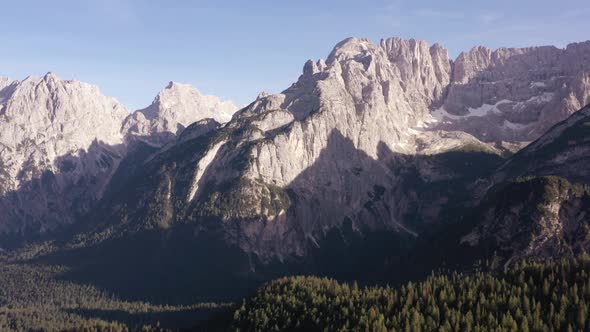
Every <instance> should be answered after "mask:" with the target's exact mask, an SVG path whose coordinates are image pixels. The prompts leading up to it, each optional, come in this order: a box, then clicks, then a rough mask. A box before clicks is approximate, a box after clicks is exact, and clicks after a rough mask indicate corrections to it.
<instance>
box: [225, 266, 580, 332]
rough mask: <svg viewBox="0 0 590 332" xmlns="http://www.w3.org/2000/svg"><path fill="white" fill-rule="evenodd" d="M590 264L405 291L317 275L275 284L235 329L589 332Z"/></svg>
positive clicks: (448, 280) (518, 269) (435, 279)
mask: <svg viewBox="0 0 590 332" xmlns="http://www.w3.org/2000/svg"><path fill="white" fill-rule="evenodd" d="M589 273H590V258H589V257H588V256H582V257H579V258H577V259H562V260H559V261H552V262H521V263H518V264H516V265H515V266H512V267H511V268H510V269H509V270H507V271H505V272H503V273H495V274H494V273H490V272H474V273H470V274H461V273H452V274H448V275H446V274H441V275H431V276H430V277H428V278H427V279H426V280H424V281H422V282H419V283H412V282H410V283H408V284H406V285H404V286H402V287H400V288H397V289H395V288H390V287H358V286H357V285H356V284H346V283H339V282H337V281H335V280H332V279H327V278H317V277H289V278H282V279H278V280H276V281H273V282H271V283H269V284H267V285H266V286H264V287H263V288H261V289H260V290H259V291H258V292H257V293H256V294H255V295H254V296H253V297H251V298H249V299H246V300H244V301H243V303H242V305H241V307H240V308H238V309H237V310H236V311H235V312H234V314H233V317H232V322H231V329H232V330H235V331H376V332H378V331H516V330H521V331H558V330H559V331H589V330H590V318H589V317H588V315H589V307H590V275H589Z"/></svg>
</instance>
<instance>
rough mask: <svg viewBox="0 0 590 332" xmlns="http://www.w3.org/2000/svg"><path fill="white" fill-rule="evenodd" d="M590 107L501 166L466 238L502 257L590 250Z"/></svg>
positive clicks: (467, 240)
mask: <svg viewBox="0 0 590 332" xmlns="http://www.w3.org/2000/svg"><path fill="white" fill-rule="evenodd" d="M589 162H590V106H587V107H585V108H583V109H581V110H580V111H578V112H576V113H574V114H573V115H572V116H570V117H569V118H568V119H566V120H564V121H562V122H560V123H558V124H557V125H555V126H553V128H551V130H549V131H548V132H547V133H546V134H544V135H543V136H541V137H540V138H539V139H538V140H536V141H535V142H533V143H532V144H530V145H529V146H527V147H526V148H524V149H522V150H520V151H519V152H518V153H517V154H515V155H514V156H513V157H511V158H509V159H508V160H507V161H506V162H504V163H503V165H502V166H501V167H499V168H498V170H497V171H496V172H494V175H493V177H492V183H493V184H494V186H493V187H491V188H490V189H489V190H488V192H487V194H486V196H485V197H484V199H483V200H482V201H481V203H480V204H479V206H478V207H477V208H476V209H475V214H474V215H473V216H472V219H473V221H472V222H475V224H476V226H475V227H474V229H473V230H472V231H471V232H470V233H469V234H467V235H465V236H464V237H463V239H462V240H463V242H464V243H466V244H469V245H470V246H473V247H477V248H480V249H485V251H487V254H492V253H493V252H494V251H496V254H498V255H501V256H504V258H520V257H530V256H533V257H542V258H544V257H554V256H563V255H571V254H578V253H584V252H587V251H588V250H590V187H589V185H590V171H589V170H588V167H587V165H588V163H589Z"/></svg>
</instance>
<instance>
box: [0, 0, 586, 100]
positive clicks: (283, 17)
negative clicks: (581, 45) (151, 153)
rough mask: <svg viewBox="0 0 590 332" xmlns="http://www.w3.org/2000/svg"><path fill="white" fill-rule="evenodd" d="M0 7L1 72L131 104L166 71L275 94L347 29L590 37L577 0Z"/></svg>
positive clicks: (158, 85) (498, 42) (464, 37)
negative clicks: (91, 90)
mask: <svg viewBox="0 0 590 332" xmlns="http://www.w3.org/2000/svg"><path fill="white" fill-rule="evenodd" d="M2 13H3V15H2V29H0V41H1V45H2V46H1V47H0V50H1V52H0V75H1V76H9V77H11V78H15V79H22V78H24V77H26V76H28V75H31V74H32V75H43V74H45V73H46V72H47V71H54V72H56V73H57V74H58V75H59V76H60V77H62V78H64V79H78V80H81V81H85V82H90V83H93V84H97V85H98V86H99V87H100V88H101V90H102V92H103V93H104V94H106V95H109V96H114V97H116V98H117V99H118V100H119V101H121V102H122V103H124V104H125V105H126V106H128V107H129V108H130V109H131V110H133V109H137V108H142V107H145V106H147V105H148V104H149V103H150V102H151V100H152V99H153V98H154V96H155V95H156V94H157V92H158V91H159V90H161V89H162V88H163V87H164V86H165V85H166V84H167V83H168V82H169V81H178V82H184V83H191V84H193V85H194V86H196V87H197V88H198V89H199V90H201V91H202V92H204V93H207V94H215V95H218V96H221V97H222V98H224V99H231V100H233V101H234V102H236V103H237V104H239V105H241V104H244V103H247V102H249V101H251V100H252V99H253V98H255V97H256V95H257V94H258V92H260V91H267V92H271V93H273V92H280V91H281V90H283V89H285V88H287V87H288V86H289V85H290V84H291V83H292V82H293V81H295V80H296V79H297V77H298V76H299V74H300V72H301V69H302V67H303V64H304V62H305V61H306V60H307V59H310V58H311V59H318V58H325V57H326V56H327V55H328V53H329V52H330V50H331V49H332V47H333V45H335V44H336V43H337V42H339V41H340V40H342V39H344V38H346V37H350V36H355V37H368V38H370V39H371V40H373V41H375V42H378V41H379V40H380V39H381V38H384V37H393V36H400V37H404V38H411V37H412V38H417V39H424V40H427V41H428V42H430V43H434V42H439V43H441V44H442V45H443V46H445V47H446V48H447V49H448V50H449V53H450V55H451V56H452V57H455V56H456V55H457V54H459V53H460V52H461V51H463V50H468V49H470V48H471V47H473V46H475V45H485V46H489V47H492V48H497V47H518V46H531V45H548V44H551V45H557V46H565V45H566V44H567V43H569V42H574V41H582V40H587V39H590V29H588V23H587V22H588V21H587V20H588V17H590V1H588V0H571V1H567V0H560V1H557V0H551V1H549V0H537V1H530V0H511V1H505V0H494V1H479V0H461V1H444V2H443V1H409V0H366V1H360V0H356V1H349V0H322V1H317V0H316V1H311V0H297V1H295V0H292V1H287V0H284V1H281V0H274V1H270V0H269V1H257V0H250V1H246V0H243V1H237V0H236V1H219V0H218V1H207V0H202V1H200V0H196V1H180V0H177V1H164V0H161V1H149V0H143V1H142V0H100V1H99V0H95V1H90V0H88V1H80V0H77V1H73V0H72V1H65V0H52V1H43V0H38V1H32V0H19V1H10V2H8V1H7V2H5V3H3V4H2Z"/></svg>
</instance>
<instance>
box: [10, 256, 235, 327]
mask: <svg viewBox="0 0 590 332" xmlns="http://www.w3.org/2000/svg"><path fill="white" fill-rule="evenodd" d="M66 271H67V269H66V268H65V267H59V266H46V265H41V264H23V263H6V262H2V263H0V331H88V332H101V331H105V332H106V331H108V332H124V331H145V332H155V331H173V330H176V329H177V328H178V327H182V326H192V325H194V324H196V322H197V321H199V320H200V319H204V318H206V317H208V316H209V315H210V314H211V313H215V312H218V311H220V310H228V308H229V307H230V306H231V304H230V303H195V304H191V305H159V304H152V303H149V302H146V301H128V300H124V299H121V298H119V297H117V296H115V295H113V294H109V293H107V292H104V291H102V290H99V289H98V288H96V287H94V286H92V285H85V284H78V283H74V282H71V281H66V280H63V278H62V276H63V274H64V273H65V272H66Z"/></svg>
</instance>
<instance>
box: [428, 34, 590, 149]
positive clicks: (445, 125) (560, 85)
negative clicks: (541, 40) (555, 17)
mask: <svg viewBox="0 0 590 332" xmlns="http://www.w3.org/2000/svg"><path fill="white" fill-rule="evenodd" d="M588 51H590V42H583V43H575V44H570V45H568V46H567V47H566V48H565V49H559V48H556V47H552V46H543V47H530V48H501V49H498V50H495V51H492V50H490V49H488V48H485V47H476V48H473V49H472V50H470V51H469V52H464V53H461V54H460V55H459V56H458V57H457V59H456V60H455V62H454V63H453V71H452V77H453V79H452V82H451V84H450V86H449V88H448V95H447V97H446V99H445V102H444V105H443V107H441V108H439V109H437V110H435V112H434V113H433V116H434V117H435V119H436V121H437V122H436V124H435V125H434V126H435V127H436V128H439V129H446V130H454V129H459V130H463V131H466V132H469V133H471V134H473V135H475V136H476V137H477V138H479V139H481V140H483V141H488V142H489V141H533V140H535V139H536V138H537V137H539V136H540V135H541V134H543V133H544V132H545V131H546V130H548V129H549V128H550V127H551V126H552V125H553V124H555V123H556V122H559V121H561V120H563V119H565V118H567V117H568V116H569V115H571V114H572V113H573V112H575V111H577V110H579V109H580V108H582V107H583V106H585V105H586V104H587V103H588V101H589V93H590V91H589V90H588V73H589V72H590V57H589V56H588Z"/></svg>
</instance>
